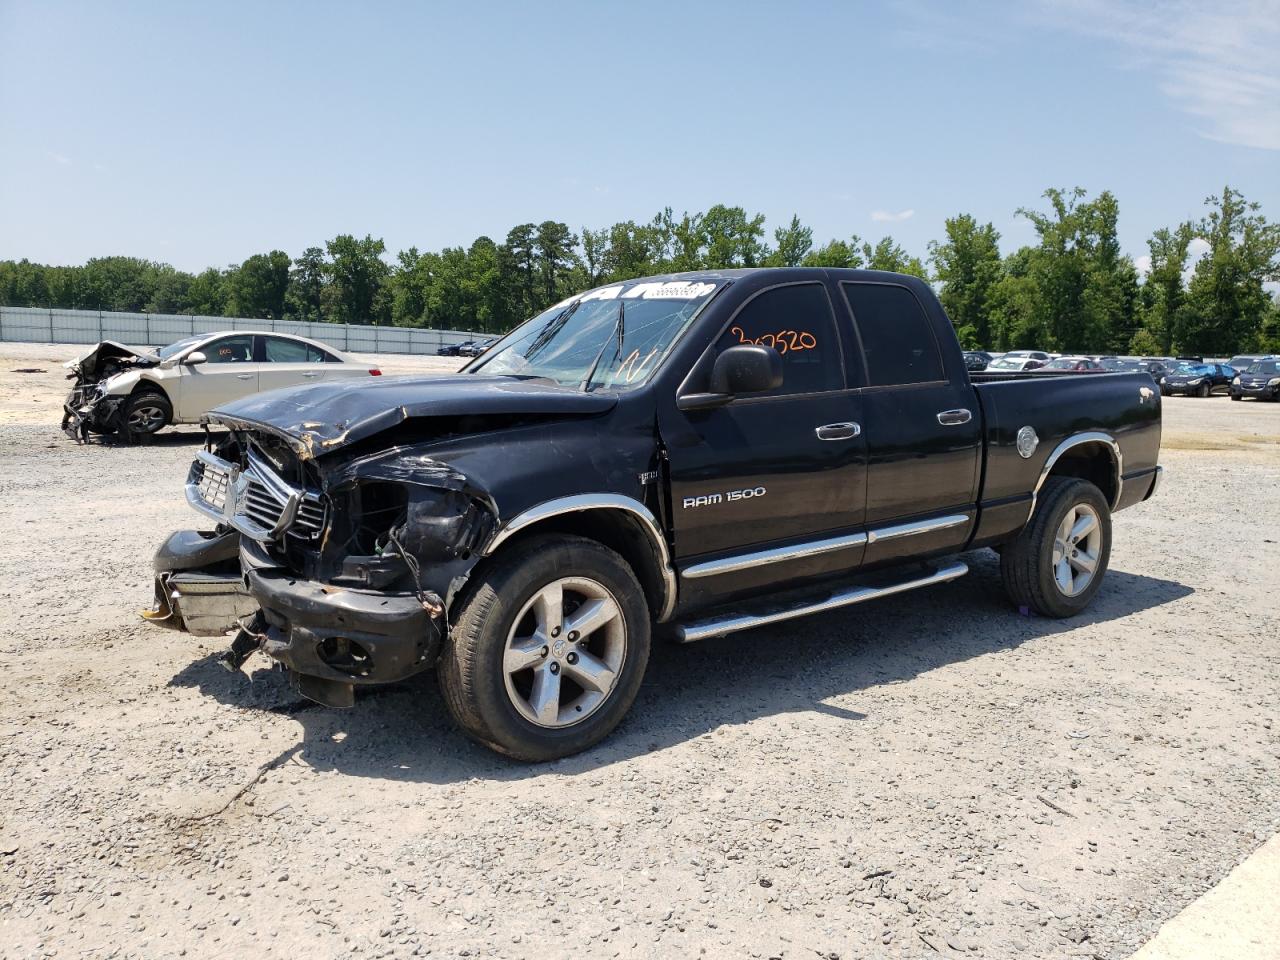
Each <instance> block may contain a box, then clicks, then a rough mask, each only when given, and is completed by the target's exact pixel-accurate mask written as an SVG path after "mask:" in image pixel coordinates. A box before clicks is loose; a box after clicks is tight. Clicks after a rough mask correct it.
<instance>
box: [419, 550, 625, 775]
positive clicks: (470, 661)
mask: <svg viewBox="0 0 1280 960" xmlns="http://www.w3.org/2000/svg"><path fill="white" fill-rule="evenodd" d="M649 634H650V624H649V609H648V606H647V604H646V603H645V600H644V592H643V590H642V589H641V588H640V584H639V583H638V582H637V580H636V577H635V574H634V573H633V572H632V570H631V568H630V567H629V566H628V565H627V563H626V561H624V560H623V559H622V557H620V556H619V555H618V554H617V553H615V552H614V551H612V550H610V549H609V548H608V547H605V546H603V545H601V544H599V543H596V542H595V541H593V540H587V539H585V538H582V537H571V536H545V537H537V538H534V539H531V540H526V541H524V543H522V544H521V545H520V548H519V550H518V551H510V552H508V553H507V555H506V556H505V557H499V558H498V559H497V561H496V562H495V563H494V564H493V565H492V566H491V567H489V568H488V569H487V570H485V571H483V572H482V573H481V574H480V575H479V577H478V579H477V581H476V583H475V586H474V588H473V589H472V590H471V592H470V593H469V595H468V596H467V597H466V598H465V599H464V601H463V602H462V604H461V605H460V607H459V610H458V614H457V619H456V621H455V622H454V624H453V629H452V631H451V632H450V636H449V641H448V644H447V645H446V648H445V650H444V652H443V653H442V654H441V657H440V662H439V666H438V669H437V674H438V676H439V681H440V689H441V692H442V693H443V694H444V699H445V703H446V704H447V705H448V707H449V712H450V713H451V714H452V715H453V718H454V719H455V720H456V721H457V722H458V725H459V726H461V727H462V729H463V730H464V731H466V733H467V734H468V735H470V736H471V737H472V738H474V739H475V740H478V741H480V742H481V743H483V744H485V745H486V746H488V747H490V748H492V749H494V750H496V751H498V752H499V753H504V754H506V755H507V756H510V757H514V758H516V759H518V760H533V761H542V760H554V759H557V758H559V757H566V756H569V755H570V754H574V753H578V752H579V751H581V750H585V749H587V748H588V747H590V746H592V745H593V744H595V743H597V742H598V741H600V740H602V739H603V738H604V737H606V736H607V735H608V734H609V733H610V732H611V731H612V730H613V728H614V727H616V726H617V725H618V723H619V722H620V721H621V720H622V718H623V716H625V715H626V712H627V710H628V709H630V707H631V704H632V702H633V701H634V700H635V698H636V694H637V693H638V692H639V690H640V682H641V680H643V678H644V670H645V665H646V664H647V663H648V661H649V641H650V637H649Z"/></svg>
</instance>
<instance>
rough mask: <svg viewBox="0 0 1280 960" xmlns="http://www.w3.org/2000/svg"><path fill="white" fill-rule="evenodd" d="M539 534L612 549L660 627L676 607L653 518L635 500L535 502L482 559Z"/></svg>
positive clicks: (667, 558) (588, 497) (502, 530)
mask: <svg viewBox="0 0 1280 960" xmlns="http://www.w3.org/2000/svg"><path fill="white" fill-rule="evenodd" d="M543 533H565V534H571V535H574V536H580V537H586V538H587V539H589V540H595V541H596V542H597V543H601V544H603V545H604V546H606V547H608V548H609V549H611V550H614V551H615V552H617V553H618V554H619V555H620V556H621V557H622V558H623V559H624V560H625V561H626V562H627V564H628V565H629V566H630V567H631V569H632V570H633V571H634V572H635V575H636V579H637V580H639V581H640V586H641V589H643V590H644V593H645V599H646V600H647V601H648V603H649V609H650V610H651V611H652V613H653V617H654V619H655V620H656V621H658V622H659V623H661V622H663V621H665V620H668V619H669V618H670V617H671V614H672V612H673V611H674V609H675V604H676V577H675V569H674V567H673V566H672V564H671V552H670V550H669V549H668V548H667V541H666V539H665V538H664V537H663V535H662V531H661V528H660V527H659V526H658V521H657V518H656V517H654V515H653V512H652V511H651V510H650V509H649V508H648V507H646V506H645V505H644V504H642V503H641V502H640V501H639V500H634V499H632V498H631V497H625V496H622V495H620V494H585V495H579V496H572V497H561V498H559V499H556V500H549V501H546V502H545V503H540V504H538V505H537V506H536V507H532V508H530V509H528V510H526V511H524V512H523V513H521V514H519V515H517V516H515V517H513V518H512V519H511V520H508V521H507V522H505V523H503V524H502V526H500V527H499V528H498V531H497V533H495V534H494V535H493V537H492V539H490V541H489V543H488V545H487V546H486V547H485V549H484V551H483V555H484V556H485V557H489V556H493V555H494V554H496V553H497V552H498V551H499V550H505V549H509V548H510V547H511V546H513V545H514V544H515V543H516V542H518V541H521V540H524V539H526V538H527V537H529V536H531V535H534V534H543Z"/></svg>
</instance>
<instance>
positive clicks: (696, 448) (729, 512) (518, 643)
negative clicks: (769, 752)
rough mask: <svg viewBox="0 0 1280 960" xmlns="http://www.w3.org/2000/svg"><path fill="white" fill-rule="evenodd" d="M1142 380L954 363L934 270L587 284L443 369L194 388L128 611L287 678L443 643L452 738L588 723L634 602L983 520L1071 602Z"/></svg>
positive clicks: (1009, 572) (642, 605)
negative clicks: (982, 369)
mask: <svg viewBox="0 0 1280 960" xmlns="http://www.w3.org/2000/svg"><path fill="white" fill-rule="evenodd" d="M1160 404H1161V400H1160V395H1159V391H1158V390H1157V389H1156V387H1155V384H1154V383H1153V381H1152V380H1151V378H1150V376H1148V375H1147V374H1145V373H1136V374H1099V375H1090V376H1053V375H1047V376H1046V375H1036V374H1010V375H999V374H974V375H972V376H971V375H970V374H969V373H968V372H967V371H966V369H965V362H964V358H963V356H962V354H961V351H960V347H959V345H958V343H957V342H956V338H955V335H954V333H953V331H952V327H951V324H950V323H949V322H948V320H947V317H946V315H945V314H944V312H943V310H942V307H941V306H940V304H939V303H938V300H937V298H936V297H935V296H934V294H933V292H932V290H931V289H930V288H929V286H928V285H927V284H925V283H923V282H922V281H920V280H918V279H915V278H913V277H906V276H899V275H897V274H889V273H879V272H872V271H859V270H823V269H802V268H795V269H790V268H787V269H769V270H730V271H723V272H709V273H698V274H681V275H675V276H664V277H652V278H645V279H639V280H635V281H629V282H626V283H619V284H614V285H611V286H607V287H602V288H599V289H595V290H591V291H588V292H587V293H584V294H581V295H579V296H576V297H573V298H571V299H569V300H566V301H564V302H562V303H559V304H557V305H556V306H554V307H552V308H550V309H549V310H547V311H545V312H544V313H542V314H540V315H539V316H536V317H534V318H533V319H531V320H529V321H527V322H526V323H524V324H523V325H522V326H520V327H519V328H517V329H516V330H514V331H513V332H512V333H510V334H509V335H507V336H506V337H505V338H504V339H503V340H501V341H500V342H499V343H497V344H496V345H495V346H494V347H493V348H492V349H490V350H489V351H488V352H487V353H486V354H485V355H484V356H483V357H480V358H479V359H477V360H475V361H473V362H472V363H471V364H470V365H469V366H467V367H466V368H464V369H463V370H462V372H461V373H460V374H458V375H456V376H444V377H424V378H413V379H404V378H402V379H396V378H388V377H384V378H382V379H381V380H379V381H377V382H371V383H368V384H364V383H362V384H359V385H354V384H347V383H334V384H328V383H322V384H317V385H315V386H308V387H302V388H298V389H292V390H284V391H276V392H274V393H269V394H262V395H259V396H256V397H253V398H250V399H246V400H242V401H239V402H236V403H234V404H231V405H229V406H226V407H224V408H221V409H219V410H217V411H215V412H214V413H213V414H212V415H211V416H210V420H211V421H212V422H213V423H214V424H215V425H219V426H221V427H225V428H226V429H227V432H226V433H216V434H211V435H210V440H209V442H208V444H207V445H206V449H205V450H202V451H201V452H200V453H199V455H198V456H197V458H196V460H195V462H194V463H193V464H192V467H191V472H190V475H189V477H188V482H187V487H186V492H187V498H188V500H189V501H190V503H191V505H192V506H193V507H195V508H196V509H197V510H199V511H200V512H201V513H204V514H206V515H207V516H208V517H209V518H210V520H212V521H213V522H214V523H215V524H216V527H215V529H214V530H212V531H207V532H197V531H182V532H179V533H176V534H174V535H173V536H172V537H170V539H169V540H168V541H167V542H166V543H165V544H164V545H163V546H162V547H161V548H160V551H159V552H158V554H157V556H156V573H157V589H156V607H155V609H154V610H153V611H151V612H150V613H149V614H148V618H149V619H152V620H155V621H156V622H159V623H161V624H165V625H169V626H174V627H179V628H182V627H185V628H186V629H189V630H191V631H193V632H202V633H219V632H224V631H227V632H229V630H231V629H234V628H235V627H236V625H237V622H238V623H239V631H238V633H237V635H236V637H235V639H234V640H233V642H232V645H231V649H230V650H229V651H228V653H227V655H226V659H227V663H228V665H229V666H231V667H233V668H238V667H239V666H240V665H241V664H242V663H243V662H244V659H245V658H246V657H247V656H249V655H250V654H251V653H252V652H253V651H255V650H261V651H262V652H263V653H265V654H266V655H267V656H268V657H271V658H274V659H275V660H276V661H277V662H278V663H280V664H282V665H283V666H284V667H286V668H287V669H288V670H289V671H291V674H292V677H293V678H294V681H295V683H296V685H297V687H298V689H299V690H300V692H301V693H302V694H304V695H305V696H307V697H310V698H312V699H314V700H317V701H320V702H321V703H325V704H330V705H334V706H349V705H351V704H352V702H353V694H354V687H355V686H357V685H363V684H377V683H386V682H390V681H396V680H401V679H403V678H405V677H407V676H409V675H411V674H414V673H417V672H419V671H422V670H425V669H427V668H429V667H432V666H434V667H435V668H436V671H437V674H438V677H439V681H440V685H441V687H442V689H443V691H444V696H445V700H446V702H447V704H448V706H449V709H450V710H451V712H452V713H453V715H454V717H455V718H456V719H457V721H458V723H459V724H460V725H461V726H462V727H463V729H464V730H466V731H467V733H468V734H470V735H471V736H472V737H474V738H476V739H477V740H479V741H481V742H483V743H485V744H488V745H489V746H491V747H492V748H494V749H495V750H498V751H501V752H502V753H505V754H508V755H511V756H514V757H518V758H523V759H531V760H543V759H549V758H553V757H561V756H565V755H567V754H571V753H574V752H575V751H579V750H582V749H584V748H585V747H587V746H589V745H591V744H592V743H595V742H596V741H598V740H599V739H601V738H602V737H604V736H605V735H606V734H607V733H608V732H609V731H610V730H612V729H613V727H614V726H615V725H616V724H617V723H618V722H619V721H620V720H621V719H622V717H623V715H624V714H625V713H626V711H627V709H628V708H629V707H630V706H631V703H632V701H633V699H634V698H635V696H636V692H637V690H638V689H639V687H640V682H641V679H642V675H643V673H644V670H645V665H646V662H647V660H648V657H649V648H650V636H651V634H653V633H654V632H655V630H657V631H660V632H662V633H664V634H666V635H669V636H671V637H672V638H674V639H676V640H679V641H693V640H701V639H703V638H708V637H717V636H721V635H724V634H730V633H733V632H734V631H739V630H745V629H748V628H751V627H756V626H760V625H762V624H772V623H778V622H780V621H784V620H789V619H791V618H793V617H800V616H803V615H805V614H810V613H817V612H821V611H828V610H833V609H836V608H840V607H845V606H848V605H850V604H855V603H860V602H862V601H865V600H871V599H874V598H877V597H883V596H887V595H890V594H896V593H901V592H903V591H907V590H913V589H915V588H918V587H926V586H928V585H930V584H936V583H941V582H943V581H948V580H954V579H955V578H957V577H960V576H962V575H963V574H964V573H965V572H966V566H965V564H964V563H963V562H961V561H959V560H957V559H955V557H956V555H957V554H960V553H961V552H963V551H968V550H973V549H976V548H979V547H994V548H996V549H997V550H999V551H1000V553H1001V566H1002V570H1003V577H1004V584H1005V586H1006V588H1007V591H1008V593H1009V596H1010V598H1011V599H1012V601H1013V603H1014V604H1015V605H1016V606H1018V607H1023V608H1028V609H1029V610H1033V611H1035V612H1037V613H1039V614H1041V615H1044V616H1049V617H1066V616H1070V615H1072V614H1075V613H1078V612H1080V611H1081V610H1083V609H1084V608H1085V607H1086V606H1087V605H1088V604H1089V602H1090V600H1091V599H1092V597H1093V596H1094V594H1095V593H1096V592H1097V590H1098V587H1099V585H1100V583H1101V581H1102V577H1103V575H1104V573H1105V572H1106V569H1107V562H1108V558H1109V554H1110V550H1111V514H1112V513H1113V512H1114V511H1116V510H1120V509H1123V508H1125V507H1129V506H1132V505H1134V504H1136V503H1140V502H1141V501H1143V500H1146V499H1147V498H1148V497H1150V496H1152V495H1153V494H1154V493H1155V491H1156V487H1157V486H1158V484H1159V481H1160V476H1161V468H1160V467H1159V466H1158V463H1157V460H1158V454H1159V448H1160Z"/></svg>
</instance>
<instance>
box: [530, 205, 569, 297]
mask: <svg viewBox="0 0 1280 960" xmlns="http://www.w3.org/2000/svg"><path fill="white" fill-rule="evenodd" d="M577 246H578V238H577V237H576V236H575V235H574V234H573V231H571V230H570V229H569V227H568V226H567V225H566V224H563V223H559V222H557V221H554V220H544V221H543V222H542V223H540V224H538V233H537V236H536V237H535V238H534V253H535V256H536V258H537V270H538V279H539V282H540V284H541V289H540V290H539V298H538V303H537V307H536V309H537V310H539V311H541V310H545V309H546V308H547V307H549V306H551V304H553V303H555V302H556V301H558V300H561V299H563V298H564V296H565V294H566V293H567V292H568V290H567V288H568V286H569V276H570V274H571V272H572V270H573V267H574V265H575V264H576V263H577V260H578V255H577V253H575V252H574V251H575V249H576V248H577Z"/></svg>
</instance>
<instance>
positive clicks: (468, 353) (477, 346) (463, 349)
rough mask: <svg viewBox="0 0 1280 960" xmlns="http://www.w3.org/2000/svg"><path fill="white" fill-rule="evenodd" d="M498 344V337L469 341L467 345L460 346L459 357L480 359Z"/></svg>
mask: <svg viewBox="0 0 1280 960" xmlns="http://www.w3.org/2000/svg"><path fill="white" fill-rule="evenodd" d="M497 342H498V338H497V337H484V338H482V339H480V340H468V341H467V342H466V343H462V344H459V345H458V356H460V357H478V356H480V354H482V353H484V352H485V351H486V350H488V349H489V348H490V347H492V346H493V345H494V344H495V343H497Z"/></svg>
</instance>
